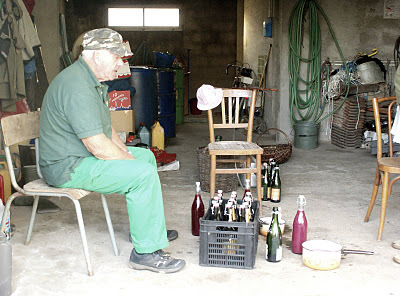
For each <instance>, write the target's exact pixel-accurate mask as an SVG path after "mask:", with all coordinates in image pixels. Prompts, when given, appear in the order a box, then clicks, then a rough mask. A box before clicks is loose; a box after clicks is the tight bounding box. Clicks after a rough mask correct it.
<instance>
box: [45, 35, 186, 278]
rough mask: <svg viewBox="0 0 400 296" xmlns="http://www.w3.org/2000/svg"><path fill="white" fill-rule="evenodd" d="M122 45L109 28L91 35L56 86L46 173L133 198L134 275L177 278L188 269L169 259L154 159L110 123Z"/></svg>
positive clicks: (62, 183)
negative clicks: (149, 273) (110, 102)
mask: <svg viewBox="0 0 400 296" xmlns="http://www.w3.org/2000/svg"><path fill="white" fill-rule="evenodd" d="M122 41H123V40H122V37H121V35H120V34H118V33H117V32H115V31H113V30H111V29H108V28H102V29H95V30H92V31H89V32H87V33H86V34H85V35H84V37H83V42H82V46H83V51H82V55H81V56H80V57H79V58H78V60H77V61H76V62H75V63H74V64H73V65H71V66H70V67H68V68H66V69H65V70H63V71H62V72H61V73H60V74H59V75H57V77H56V78H55V79H54V80H53V82H52V83H51V85H50V86H49V88H48V90H47V92H46V95H45V97H44V101H43V105H42V109H41V116H40V157H39V159H40V168H41V171H42V173H43V176H44V178H45V180H46V182H47V183H48V184H50V185H53V186H56V187H64V188H66V187H68V188H81V189H86V190H90V191H96V192H100V193H104V194H110V193H119V194H124V195H126V202H127V209H128V215H129V223H130V237H131V239H132V244H133V246H134V248H133V250H132V252H131V256H130V261H129V265H130V267H132V268H134V269H145V270H151V271H156V272H163V273H171V272H176V271H178V270H180V269H182V268H183V267H184V265H185V261H184V260H181V259H174V258H172V257H170V256H168V255H167V254H166V253H164V252H163V251H162V249H163V248H165V247H167V246H168V238H167V231H166V227H165V218H164V208H163V200H162V192H161V185H160V180H159V177H158V173H157V165H156V162H155V158H154V155H153V153H152V152H151V151H150V150H148V149H144V148H139V147H129V148H127V147H126V146H125V144H124V143H123V142H122V141H121V139H120V137H119V136H118V134H117V133H116V131H115V130H114V129H113V127H112V126H111V123H110V112H109V110H108V93H107V85H106V84H104V81H109V80H113V79H115V78H116V73H117V70H118V68H119V67H120V66H121V65H123V62H122V59H121V57H122V56H127V55H132V53H131V52H130V51H129V50H127V49H126V48H125V47H124V45H123V42H122ZM175 237H176V235H175Z"/></svg>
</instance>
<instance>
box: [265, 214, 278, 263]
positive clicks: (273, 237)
mask: <svg viewBox="0 0 400 296" xmlns="http://www.w3.org/2000/svg"><path fill="white" fill-rule="evenodd" d="M272 211H273V212H272V221H271V226H270V227H269V230H268V233H267V239H266V245H265V258H266V259H267V260H268V261H269V262H279V261H281V260H282V233H281V229H280V227H279V221H278V207H273V208H272Z"/></svg>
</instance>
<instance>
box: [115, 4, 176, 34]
mask: <svg viewBox="0 0 400 296" xmlns="http://www.w3.org/2000/svg"><path fill="white" fill-rule="evenodd" d="M108 26H110V27H128V28H132V29H146V28H150V29H154V28H166V29H168V28H170V29H174V28H179V27H180V25H179V8H147V7H139V8H138V7H135V8H114V7H113V8H108Z"/></svg>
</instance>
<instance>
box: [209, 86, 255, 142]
mask: <svg viewBox="0 0 400 296" xmlns="http://www.w3.org/2000/svg"><path fill="white" fill-rule="evenodd" d="M222 92H223V99H222V102H221V121H220V122H218V123H214V119H213V110H212V109H211V110H208V111H207V114H208V128H209V131H210V142H211V143H213V142H215V132H214V129H219V128H243V129H247V142H251V141H252V137H253V120H254V109H255V105H256V99H257V90H256V89H253V90H251V89H235V88H232V89H223V90H222ZM245 102H247V103H246V104H247V106H249V104H250V108H249V109H248V112H249V114H248V118H246V120H245V121H243V120H242V118H241V117H240V116H241V111H242V109H243V104H244V103H245Z"/></svg>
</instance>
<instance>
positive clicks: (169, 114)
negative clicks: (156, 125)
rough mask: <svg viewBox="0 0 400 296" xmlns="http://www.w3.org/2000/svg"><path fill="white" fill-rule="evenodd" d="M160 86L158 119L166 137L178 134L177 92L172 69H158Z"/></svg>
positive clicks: (158, 83)
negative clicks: (176, 127)
mask: <svg viewBox="0 0 400 296" xmlns="http://www.w3.org/2000/svg"><path fill="white" fill-rule="evenodd" d="M157 87H158V121H159V122H160V124H161V126H162V127H163V128H164V135H165V137H166V138H172V137H175V136H176V131H175V125H176V120H175V116H176V114H175V113H176V92H175V72H174V71H171V70H159V71H157Z"/></svg>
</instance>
